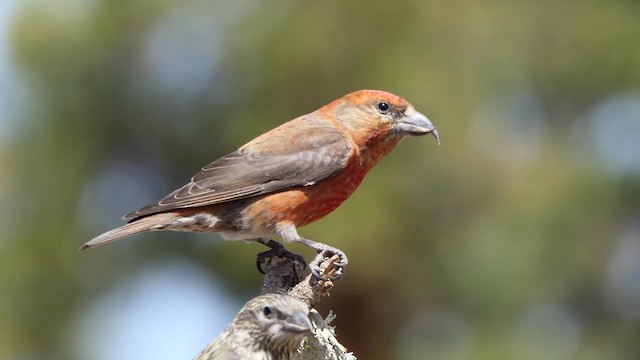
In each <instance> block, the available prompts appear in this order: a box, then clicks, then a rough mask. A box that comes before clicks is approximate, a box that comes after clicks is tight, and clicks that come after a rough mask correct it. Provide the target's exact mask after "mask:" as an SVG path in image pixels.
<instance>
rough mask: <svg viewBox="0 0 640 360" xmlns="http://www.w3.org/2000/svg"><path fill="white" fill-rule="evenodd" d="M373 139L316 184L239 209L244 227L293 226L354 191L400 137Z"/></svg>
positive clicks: (324, 211) (325, 210)
mask: <svg viewBox="0 0 640 360" xmlns="http://www.w3.org/2000/svg"><path fill="white" fill-rule="evenodd" d="M381 138H382V139H380V138H379V139H376V140H379V141H377V142H376V141H373V142H370V143H369V144H368V145H371V146H368V147H363V150H364V151H362V152H360V153H359V154H354V156H352V157H351V159H350V160H349V162H348V163H347V164H346V166H345V169H344V170H342V171H340V172H339V173H337V174H336V175H334V176H332V177H331V178H328V179H325V180H322V181H320V182H319V183H317V184H314V185H310V186H303V187H299V188H295V189H292V190H287V191H282V192H278V193H274V194H269V195H263V196H261V197H259V198H256V199H255V200H254V201H252V202H251V203H249V204H247V206H246V207H245V208H244V209H243V210H242V211H241V217H242V223H243V225H244V227H245V229H247V230H248V229H252V230H254V231H257V232H258V231H263V232H269V231H275V226H276V224H278V223H293V224H295V225H296V227H300V226H304V225H307V224H309V223H312V222H314V221H316V220H319V219H321V218H323V217H325V216H327V215H328V214H329V213H331V212H332V211H333V210H335V209H336V208H337V207H338V206H340V204H342V203H343V202H344V201H345V200H347V199H348V198H349V196H351V194H353V192H354V191H355V190H356V188H357V187H358V186H359V185H360V183H361V182H362V180H363V179H364V177H365V175H366V174H367V172H368V171H369V169H371V168H372V167H373V166H374V165H375V164H376V163H377V162H378V160H380V158H382V157H383V156H385V155H387V154H388V153H389V152H390V151H391V150H392V149H393V148H394V147H395V146H396V145H397V143H398V141H399V140H400V139H399V138H386V139H385V138H383V137H381Z"/></svg>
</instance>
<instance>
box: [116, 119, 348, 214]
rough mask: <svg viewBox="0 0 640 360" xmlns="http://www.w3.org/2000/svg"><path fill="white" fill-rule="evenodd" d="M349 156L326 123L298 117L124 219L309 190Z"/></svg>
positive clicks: (343, 141) (345, 142)
mask: <svg viewBox="0 0 640 360" xmlns="http://www.w3.org/2000/svg"><path fill="white" fill-rule="evenodd" d="M352 151H353V147H352V145H351V142H350V141H349V139H347V138H346V137H345V136H344V135H343V134H342V133H341V132H340V131H338V130H337V129H335V128H334V127H332V126H330V125H329V124H327V123H326V122H324V121H319V120H315V119H313V118H308V117H301V118H298V119H296V120H293V121H290V122H288V123H285V124H283V125H281V126H280V127H278V128H276V129H274V130H271V131H270V132H268V133H266V134H264V135H262V136H260V137H258V138H256V139H255V140H253V141H251V142H250V143H248V144H246V145H245V146H243V147H241V148H240V149H239V150H237V151H235V152H233V153H231V154H228V155H226V156H223V157H221V158H220V159H217V160H215V161H213V162H212V163H210V164H208V165H207V166H205V167H203V168H202V170H201V171H200V172H198V173H197V174H195V175H194V176H193V177H192V178H191V182H190V183H188V184H186V185H184V186H183V187H181V188H180V189H177V190H176V191H174V192H172V193H171V194H169V195H167V196H166V197H164V198H163V199H161V200H160V201H159V202H157V203H155V204H151V205H148V206H145V207H143V208H141V209H139V210H136V211H134V212H131V213H129V214H127V215H125V216H124V219H125V220H131V219H136V218H139V217H141V216H146V215H149V214H154V213H158V212H165V211H170V210H175V209H182V208H191V207H198V206H206V205H213V204H219V203H223V202H228V201H234V200H239V199H245V198H248V197H252V196H258V195H262V194H266V193H271V192H276V191H281V190H284V189H287V188H292V187H296V186H306V185H312V184H314V183H316V182H318V181H321V180H323V179H326V178H328V177H330V176H332V175H334V174H335V173H337V172H339V171H340V170H341V169H343V168H344V166H345V164H346V162H347V159H348V158H349V156H350V155H351V153H352Z"/></svg>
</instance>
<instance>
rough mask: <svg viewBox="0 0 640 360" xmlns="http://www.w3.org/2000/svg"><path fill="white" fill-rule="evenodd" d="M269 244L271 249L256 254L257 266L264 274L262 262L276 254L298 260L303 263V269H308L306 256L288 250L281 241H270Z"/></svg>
mask: <svg viewBox="0 0 640 360" xmlns="http://www.w3.org/2000/svg"><path fill="white" fill-rule="evenodd" d="M275 244H277V245H275ZM267 246H269V247H271V249H270V250H267V251H263V252H261V253H258V255H257V256H256V267H257V268H258V271H259V272H260V273H262V274H264V269H263V268H262V264H264V263H266V262H267V260H268V259H271V258H273V257H276V256H277V257H280V258H288V259H291V260H293V261H298V262H300V263H302V266H303V269H306V267H307V262H306V261H305V259H304V257H302V256H300V255H298V254H294V253H292V252H291V251H288V250H287V249H285V248H284V246H282V244H280V243H279V242H276V241H273V242H272V243H269V244H268V245H267Z"/></svg>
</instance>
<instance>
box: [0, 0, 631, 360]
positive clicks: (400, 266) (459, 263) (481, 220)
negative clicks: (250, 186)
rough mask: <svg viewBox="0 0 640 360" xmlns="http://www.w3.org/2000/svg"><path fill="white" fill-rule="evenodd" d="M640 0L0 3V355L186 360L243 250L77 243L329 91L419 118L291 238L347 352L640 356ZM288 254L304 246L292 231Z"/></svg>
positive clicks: (454, 358) (189, 239)
mask: <svg viewBox="0 0 640 360" xmlns="http://www.w3.org/2000/svg"><path fill="white" fill-rule="evenodd" d="M639 44H640V7H639V6H638V5H636V4H634V2H631V1H627V2H622V1H621V2H618V1H593V2H590V1H574V2H571V1H553V0H549V1H537V2H520V1H505V0H494V1H485V2H477V1H471V0H469V1H464V0H454V1H426V0H421V1H409V0H397V1H382V0H375V1H367V2H362V1H345V0H323V1H302V0H283V1H250V0H233V1H230V0H229V1H222V0H210V1H206V0H186V1H184V0H162V1H157V0H129V1H125V0H117V1H114V0H56V1H46V0H42V1H36V0H1V1H0V359H52V360H53V359H55V360H57V359H82V360H85V359H87V360H92V359H95V360H107V359H119V360H121V359H136V360H140V359H154V360H162V359H189V358H191V357H193V356H194V355H195V354H196V353H198V351H199V350H200V349H202V348H203V347H204V346H205V345H206V344H207V343H208V342H209V341H210V340H211V339H213V338H214V337H215V336H216V335H217V334H218V333H219V332H220V331H221V330H222V329H223V328H224V327H225V326H226V324H228V322H229V321H230V320H231V319H232V318H233V316H234V315H235V313H236V311H237V310H238V309H239V307H240V306H241V305H242V304H243V303H244V302H245V301H246V300H248V299H249V298H251V297H253V296H255V295H257V294H258V292H259V289H260V284H261V277H260V276H259V274H258V273H257V272H256V270H255V267H254V255H255V254H256V253H257V252H258V251H262V250H264V249H263V247H261V246H260V245H257V244H249V245H247V244H243V243H241V242H234V243H227V242H223V241H221V240H220V239H219V238H218V237H217V236H215V235H213V236H211V235H210V236H207V235H191V234H184V233H153V234H147V235H142V236H138V237H136V238H132V239H128V240H126V241H122V242H118V243H115V244H111V245H109V246H106V247H103V248H100V249H96V250H94V251H89V252H86V253H79V252H78V251H77V249H78V247H79V246H80V245H81V244H82V243H84V242H85V241H87V240H88V239H90V238H91V237H93V236H95V235H97V234H99V233H101V232H103V231H106V230H108V229H110V228H112V227H116V226H118V225H120V224H121V221H120V216H121V215H122V214H124V213H126V212H128V211H130V210H133V209H135V208H138V207H140V206H143V205H145V204H147V203H149V202H153V201H155V200H157V199H158V198H159V197H161V196H164V195H165V194H167V193H168V192H170V191H171V190H173V189H174V188H176V187H178V186H180V185H182V184H183V183H185V182H186V181H187V180H188V179H189V177H190V176H191V175H193V174H194V173H195V172H196V171H197V170H198V169H199V168H200V167H202V166H203V165H205V164H206V163H208V162H209V161H212V160H214V159H215V158H217V157H219V156H222V155H224V154H226V153H228V152H231V151H233V150H235V149H236V148H237V147H239V146H240V145H242V144H243V143H245V142H246V141H248V140H250V139H252V138H253V137H254V136H256V135H258V134H260V133H262V132H263V131H265V130H268V129H270V128H272V127H274V126H276V125H278V124H280V123H282V122H284V121H286V120H288V119H291V118H293V117H296V116H298V115H302V114H305V113H308V112H311V111H313V110H315V109H316V108H318V107H320V106H322V105H324V104H326V103H328V102H329V101H331V100H334V99H335V98H338V97H340V96H342V95H343V94H345V93H348V92H351V91H354V90H358V89H363V88H374V89H384V90H387V91H390V92H394V93H397V94H399V95H402V96H404V97H405V98H406V99H408V100H409V101H410V102H412V103H413V104H414V105H415V107H416V108H417V109H418V110H419V111H421V112H423V113H425V114H426V115H427V116H429V117H430V118H431V120H432V121H433V122H434V124H436V126H437V127H438V130H439V132H440V134H441V136H442V145H441V146H440V147H438V146H436V144H435V141H433V139H432V138H411V139H408V140H406V141H404V142H403V143H402V144H401V145H400V146H399V147H398V149H397V150H396V151H395V152H394V153H393V154H391V155H390V156H389V157H388V158H386V159H384V160H383V161H382V162H381V163H380V164H379V166H378V167H376V168H375V169H374V170H373V171H372V172H371V173H370V174H369V176H368V177H367V179H366V180H365V181H364V183H363V184H362V185H361V187H360V189H359V190H358V191H357V192H356V194H355V195H354V196H353V197H352V198H351V199H349V201H347V202H346V203H345V204H344V205H343V206H342V207H340V208H339V209H338V210H337V211H336V212H335V213H333V214H332V215H330V216H329V217H327V218H325V219H324V220H323V221H320V222H318V223H316V224H313V225H310V226H308V227H306V228H303V229H302V231H301V233H302V234H303V236H306V237H309V238H312V239H317V240H321V241H324V242H327V243H330V244H333V245H335V246H337V247H339V248H341V249H343V250H344V251H345V252H346V253H347V254H348V255H349V257H350V260H351V264H350V265H349V266H348V268H347V271H346V276H345V277H344V278H343V279H342V280H340V282H339V283H338V285H337V287H336V288H335V290H334V291H333V294H332V297H331V298H330V299H328V300H326V301H325V302H324V303H323V304H322V307H321V311H322V312H323V313H324V314H327V313H328V311H329V310H330V309H331V310H333V311H335V312H336V313H337V316H338V317H337V319H336V321H335V324H336V326H337V332H338V335H339V338H340V339H341V341H343V343H344V344H345V345H346V346H347V347H348V348H349V349H350V350H352V351H354V352H355V354H356V355H357V356H358V357H359V358H361V359H374V360H376V359H401V360H404V359H451V360H458V359H460V360H465V359H545V360H556V359H557V360H560V359H594V360H596V359H638V358H640V46H639ZM290 248H291V250H293V251H296V252H300V253H302V254H304V255H305V256H307V258H309V259H310V258H311V257H312V256H313V253H312V252H311V251H310V250H308V249H306V248H304V247H301V246H297V245H292V246H290Z"/></svg>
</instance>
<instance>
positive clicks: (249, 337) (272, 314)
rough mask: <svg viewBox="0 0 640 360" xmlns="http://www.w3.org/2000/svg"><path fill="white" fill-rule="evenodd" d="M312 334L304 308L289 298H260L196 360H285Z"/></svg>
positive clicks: (248, 306)
mask: <svg viewBox="0 0 640 360" xmlns="http://www.w3.org/2000/svg"><path fill="white" fill-rule="evenodd" d="M311 330H312V325H311V322H310V321H309V307H308V306H307V304H305V303H304V302H302V301H300V300H298V299H296V298H294V297H291V296H288V295H279V294H268V295H261V296H258V297H256V298H254V299H252V300H250V301H249V302H247V303H246V304H245V306H244V307H243V308H242V310H240V312H239V313H238V315H237V316H236V318H235V319H234V320H233V323H231V324H230V325H229V326H228V327H227V329H225V330H224V331H223V332H222V333H221V334H220V335H219V336H218V337H217V338H216V339H215V340H213V341H212V342H211V344H209V345H208V346H207V347H206V348H205V349H204V350H202V352H201V353H200V354H198V356H196V357H195V360H214V359H215V360H288V359H290V358H291V356H292V355H293V354H294V353H295V352H296V351H297V349H298V347H300V344H301V343H302V340H303V339H304V337H305V335H307V334H310V333H311Z"/></svg>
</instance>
